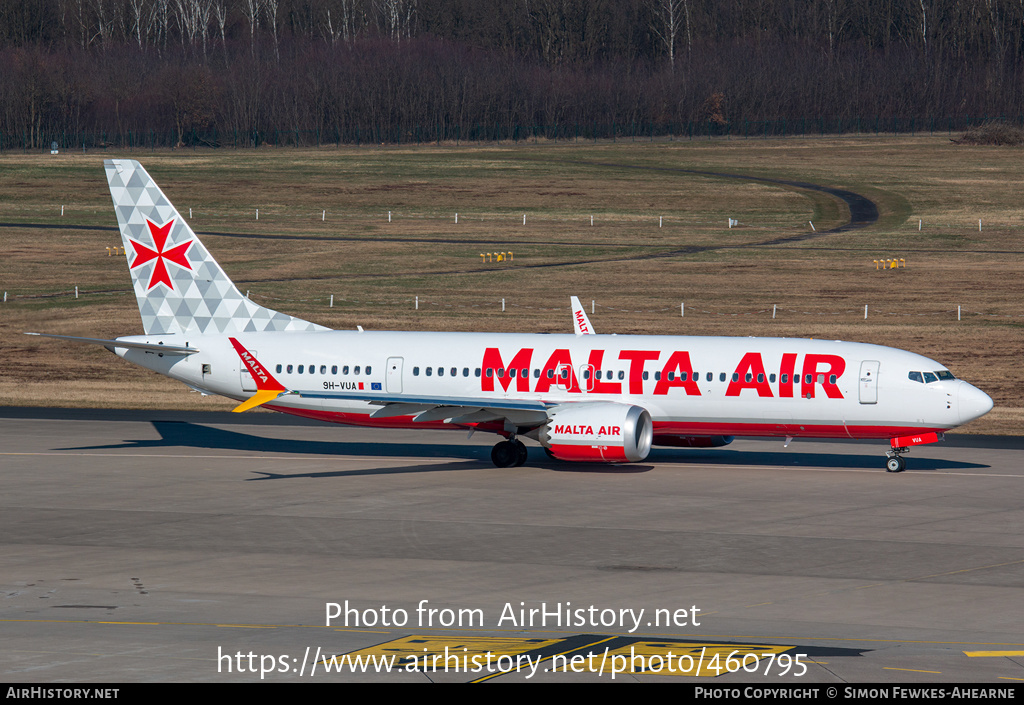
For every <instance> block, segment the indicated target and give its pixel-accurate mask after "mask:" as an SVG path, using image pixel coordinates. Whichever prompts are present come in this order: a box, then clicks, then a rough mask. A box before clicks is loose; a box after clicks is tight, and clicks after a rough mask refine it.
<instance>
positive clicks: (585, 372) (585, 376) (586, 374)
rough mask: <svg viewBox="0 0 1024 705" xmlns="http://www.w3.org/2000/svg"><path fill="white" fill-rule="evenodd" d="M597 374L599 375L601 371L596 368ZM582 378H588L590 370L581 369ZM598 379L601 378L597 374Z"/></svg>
mask: <svg viewBox="0 0 1024 705" xmlns="http://www.w3.org/2000/svg"><path fill="white" fill-rule="evenodd" d="M597 374H598V375H600V374H601V371H600V370H598V372H597ZM583 379H590V370H589V369H585V370H583ZM598 379H601V377H600V376H599V377H598Z"/></svg>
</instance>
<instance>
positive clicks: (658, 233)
mask: <svg viewBox="0 0 1024 705" xmlns="http://www.w3.org/2000/svg"><path fill="white" fill-rule="evenodd" d="M134 156H136V158H139V159H140V160H141V161H142V162H143V163H144V164H145V165H146V167H147V169H149V170H150V172H151V173H152V174H153V175H154V177H155V178H156V179H157V180H158V182H159V183H160V184H161V186H162V187H163V188H164V190H165V192H167V194H168V196H169V197H170V198H171V199H172V200H173V201H174V202H175V204H176V205H177V206H178V208H179V210H181V211H182V212H183V214H185V215H186V217H187V214H188V208H189V207H190V206H191V207H192V208H193V209H194V215H193V218H192V219H191V223H192V225H193V227H194V228H195V229H196V230H198V231H217V232H232V233H246V234H257V235H266V236H272V237H273V238H274V239H259V240H253V239H246V238H237V237H219V236H204V237H203V239H204V242H206V244H207V245H208V247H209V248H210V250H211V251H212V252H213V253H214V255H215V256H216V257H217V258H218V260H219V261H220V262H221V264H222V265H223V266H224V268H225V269H226V270H227V271H228V273H229V274H230V275H231V276H232V277H233V278H234V280H235V281H236V283H237V284H238V285H239V288H241V289H242V290H243V291H244V290H247V289H248V290H251V295H252V297H253V298H254V299H255V300H257V301H259V302H261V303H264V304H266V305H268V306H271V307H273V308H277V309H279V310H282V311H285V312H288V313H292V314H295V315H298V316H302V317H305V318H308V319H311V320H314V321H317V322H319V323H323V324H325V325H329V326H332V327H341V328H345V327H354V326H355V325H363V326H364V327H367V328H376V329H408V330H431V329H433V330H533V331H550V332H556V331H557V332H561V331H567V330H569V319H568V297H569V295H571V294H576V295H578V296H580V298H581V299H582V300H584V301H585V302H588V305H589V301H590V300H591V299H594V300H596V302H597V311H596V314H595V315H594V316H592V320H593V321H594V324H595V325H596V326H597V327H598V330H600V331H601V332H609V333H611V332H617V333H664V334H715V335H781V336H795V337H816V338H838V339H846V340H859V341H864V342H872V343H879V344H884V345H892V346H895V347H901V348H906V349H910V350H914V351H916V352H920V353H922V354H925V355H928V356H929V357H933V358H935V359H937V360H940V361H942V362H943V363H945V364H948V365H949V367H950V368H951V369H952V370H953V371H954V373H956V374H957V375H959V376H962V377H964V378H966V379H969V380H970V381H972V382H974V383H976V384H978V386H980V387H981V388H982V389H985V390H986V391H988V392H989V393H990V394H992V396H993V397H994V398H995V399H996V404H997V407H998V408H997V410H996V411H995V412H993V413H992V414H990V415H989V416H988V417H986V418H985V419H982V420H981V421H979V422H977V423H976V424H974V425H972V427H970V428H969V430H974V431H978V432H999V433H1020V432H1021V430H1022V426H1021V423H1020V422H1021V416H1022V414H1024V412H1022V409H1021V407H1022V406H1024V405H1022V403H1021V391H1022V390H1024V373H1022V372H1021V371H1020V366H1019V365H1018V358H1019V353H1020V347H1021V346H1020V342H1021V326H1022V323H1024V317H1022V315H1024V307H1022V306H1021V304H1022V302H1024V296H1022V294H1021V287H1020V286H1019V285H1018V281H1019V279H1020V277H1021V270H1022V264H1024V262H1022V259H1024V245H1022V243H1021V237H1020V236H1021V234H1022V227H1024V218H1022V216H1024V213H1022V207H1021V205H1020V198H1019V195H1018V194H1017V190H1018V188H1017V185H1018V184H1019V183H1021V180H1022V179H1021V177H1022V176H1024V174H1022V171H1024V164H1021V160H1020V159H1019V158H1018V157H1017V155H1016V153H1015V152H1014V150H1003V149H1000V148H994V147H993V148H982V149H978V148H970V147H963V146H958V145H953V144H950V142H949V141H948V138H946V137H945V136H941V137H935V138H928V137H918V138H913V139H911V138H899V139H896V138H884V139H867V138H844V139H813V140H776V141H766V142H762V141H750V142H744V141H709V142H693V143H689V142H683V143H678V142H676V143H654V144H640V143H637V144H629V143H627V144H621V143H620V144H615V145H612V144H606V145H597V146H594V145H589V146H583V145H564V144H551V145H543V144H541V145H526V146H520V147H518V148H512V147H505V146H488V147H454V146H440V147H436V146H435V147H422V148H388V149H366V148H363V149H342V150H335V149H333V148H330V149H323V150H308V151H294V150H266V151H263V150H261V151H258V152H217V153H210V152H206V153H197V154H193V153H186V154H177V153H157V154H141V155H134ZM624 165H632V166H640V167H652V168H654V169H657V170H654V169H651V170H646V169H636V168H626V167H625V166H624ZM0 166H2V169H0V221H3V222H11V221H21V222H48V223H53V224H60V223H62V222H63V223H73V224H87V225H107V226H109V225H114V223H115V221H114V218H113V213H112V209H111V207H110V200H109V195H108V194H107V189H106V184H105V180H104V178H103V172H102V168H101V161H100V157H99V156H97V155H87V156H84V157H83V156H82V155H72V156H64V157H61V158H60V159H59V160H53V159H51V158H50V157H49V155H46V156H35V155H4V156H3V157H2V158H0ZM666 167H668V168H686V169H704V170H717V171H726V172H731V173H740V172H742V173H749V174H756V175H762V176H768V177H775V178H786V179H799V180H806V181H812V182H817V183H822V184H827V185H830V186H837V187H843V188H849V189H852V190H854V191H858V192H862V193H865V194H867V195H870V196H871V197H872V198H874V199H875V200H876V201H877V202H878V203H879V207H880V209H881V212H882V217H881V220H880V222H879V224H878V225H876V226H874V227H872V228H869V229H866V230H862V231H857V232H851V233H843V234H836V235H827V236H824V237H822V238H820V239H817V240H813V241H810V242H807V243H803V244H798V245H780V246H768V247H764V246H762V247H752V248H751V247H745V246H748V245H751V244H756V243H760V242H765V241H768V240H771V239H773V238H776V237H778V236H780V235H786V234H796V233H803V232H806V231H807V230H808V226H807V221H808V220H814V222H815V225H816V226H817V227H818V229H819V230H821V229H825V228H827V227H830V226H833V225H836V224H839V223H841V222H843V220H844V219H845V209H844V208H843V207H842V206H841V204H838V203H837V202H836V201H835V200H834V199H832V198H831V197H828V196H824V195H821V194H814V193H807V192H803V191H798V190H795V189H792V188H786V187H779V186H772V185H767V184H761V183H749V182H736V181H728V180H725V179H720V178H709V177H700V176H694V175H691V174H685V173H681V172H672V171H664V170H663V169H664V168H666ZM61 203H63V204H65V205H66V206H67V209H66V212H65V216H64V219H63V221H62V220H61V218H60V216H59V213H60V205H61ZM257 207H258V208H259V209H260V219H259V221H256V220H255V217H254V216H255V209H256V208H257ZM323 209H327V211H328V214H327V219H326V221H322V220H321V212H322V210H323ZM389 210H390V211H391V212H392V222H391V223H388V222H387V213H388V211H389ZM456 212H458V213H459V223H458V225H455V223H454V214H455V213H456ZM523 213H526V214H527V224H526V225H525V226H524V225H523V224H522V215H523ZM591 214H593V215H594V216H595V225H594V226H593V227H591V226H590V215H591ZM659 216H663V217H664V219H665V220H664V224H663V226H662V227H660V228H659V227H658V217H659ZM729 217H733V218H738V219H739V220H740V223H741V226H740V227H738V228H734V229H731V230H730V229H728V228H727V226H726V220H727V218H729ZM919 218H921V219H922V220H923V227H922V229H921V230H920V231H918V219H919ZM979 218H983V220H984V227H983V230H982V231H981V232H979V231H978V219H979ZM340 238H356V239H355V240H354V241H353V240H349V239H340ZM0 243H2V248H3V249H2V251H3V252H4V257H3V258H2V259H0V286H2V287H3V288H4V289H5V290H7V291H8V292H9V295H10V296H11V297H14V296H15V295H16V296H17V297H18V298H12V299H11V300H9V301H8V303H7V305H6V306H4V307H3V308H2V309H0V311H2V313H0V359H2V360H3V361H4V366H3V369H0V399H2V400H3V403H5V404H40V405H43V404H58V405H65V406H127V405H130V406H136V407H139V406H153V407H168V406H169V407H181V408H214V407H216V408H227V407H228V406H230V402H224V401H222V400H215V399H211V398H201V397H199V395H197V394H195V393H193V392H190V391H189V390H187V389H186V388H184V387H183V386H181V385H177V384H176V383H172V382H168V381H166V380H163V379H162V378H158V377H156V376H155V375H151V374H150V373H147V372H145V371H143V370H139V369H137V368H134V367H132V366H130V365H128V364H127V363H124V362H123V361H120V360H117V359H115V358H113V357H112V356H111V355H109V354H108V353H107V352H106V351H104V350H102V349H96V348H92V347H88V346H72V345H70V344H63V343H59V342H56V341H42V340H39V339H33V338H29V337H25V336H21V335H20V333H21V332H22V331H25V330H40V331H45V332H54V333H66V334H70V335H86V336H97V337H107V336H110V337H113V336H116V335H125V334H130V333H137V332H140V330H141V328H140V325H139V318H138V311H137V309H136V307H135V303H134V298H133V296H132V295H131V293H130V286H129V280H128V277H127V274H126V267H125V262H124V258H123V257H108V256H107V255H106V251H105V248H106V247H108V246H114V245H117V244H120V243H119V238H118V236H117V234H116V233H115V232H113V231H109V232H105V231H71V230H66V231H61V230H50V229H45V228H40V229H22V228H18V229H12V228H0ZM688 245H703V246H710V245H720V246H721V245H726V246H731V247H729V248H726V249H718V250H715V251H711V252H705V253H702V254H697V255H684V256H676V257H670V258H663V259H646V260H644V259H635V257H636V256H638V255H646V254H652V253H661V252H667V251H671V250H674V249H677V248H679V247H682V246H688ZM509 249H511V250H513V251H514V252H515V261H514V262H513V263H509V264H484V263H482V261H481V259H480V257H479V253H480V252H487V251H490V252H495V251H507V250H509ZM894 256H895V257H905V258H906V259H907V262H908V266H907V268H906V269H900V270H895V271H885V272H880V271H876V270H875V268H874V264H873V263H872V260H874V259H878V258H880V257H881V258H885V257H894ZM547 264H556V265H564V266H554V267H543V266H539V265H547ZM75 284H78V285H79V286H80V287H81V288H82V291H83V292H86V293H84V294H83V296H82V298H80V299H79V300H78V301H75V300H74V299H73V297H72V296H68V295H64V296H59V297H50V298H36V297H38V296H40V295H42V294H46V293H49V292H56V291H69V290H73V288H74V286H75ZM93 292H105V293H93ZM331 294H334V295H335V307H334V308H328V307H327V302H328V299H329V296H330V295H331ZM417 295H418V296H419V297H420V310H419V311H415V310H414V309H413V304H412V301H413V297H414V296H417ZM502 298H505V299H506V303H507V311H506V313H505V314H504V315H503V314H501V310H500V309H501V299H502ZM680 301H685V302H686V310H687V315H686V317H685V318H680V316H679V303H680ZM865 303H867V304H869V306H870V308H869V318H868V320H867V321H865V320H864V318H863V307H864V304H865ZM772 304H777V305H778V307H779V309H778V317H777V318H776V319H775V320H774V321H773V320H772V319H771V309H772ZM957 305H962V306H963V307H964V311H965V314H964V320H963V321H961V322H959V323H958V322H957V321H956V307H957Z"/></svg>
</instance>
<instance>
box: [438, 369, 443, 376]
mask: <svg viewBox="0 0 1024 705" xmlns="http://www.w3.org/2000/svg"><path fill="white" fill-rule="evenodd" d="M437 376H438V377H444V368H443V367H438V368H437Z"/></svg>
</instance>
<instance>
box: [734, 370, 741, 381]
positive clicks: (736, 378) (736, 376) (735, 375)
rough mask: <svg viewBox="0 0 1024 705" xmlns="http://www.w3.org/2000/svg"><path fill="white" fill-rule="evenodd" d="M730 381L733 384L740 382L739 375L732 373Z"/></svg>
mask: <svg viewBox="0 0 1024 705" xmlns="http://www.w3.org/2000/svg"><path fill="white" fill-rule="evenodd" d="M732 381H733V382H739V381H740V376H739V373H737V372H733V373H732Z"/></svg>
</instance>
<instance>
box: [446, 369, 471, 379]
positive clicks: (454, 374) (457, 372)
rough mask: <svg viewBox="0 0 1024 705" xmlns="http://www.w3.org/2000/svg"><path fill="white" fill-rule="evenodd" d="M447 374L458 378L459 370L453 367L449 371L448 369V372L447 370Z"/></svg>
mask: <svg viewBox="0 0 1024 705" xmlns="http://www.w3.org/2000/svg"><path fill="white" fill-rule="evenodd" d="M448 372H449V374H450V375H451V376H452V377H458V376H459V370H458V368H455V367H453V368H451V369H450V370H449V371H448ZM467 372H468V370H467Z"/></svg>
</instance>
